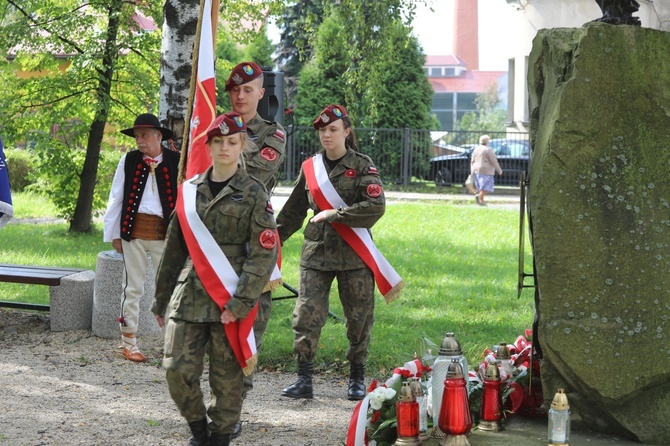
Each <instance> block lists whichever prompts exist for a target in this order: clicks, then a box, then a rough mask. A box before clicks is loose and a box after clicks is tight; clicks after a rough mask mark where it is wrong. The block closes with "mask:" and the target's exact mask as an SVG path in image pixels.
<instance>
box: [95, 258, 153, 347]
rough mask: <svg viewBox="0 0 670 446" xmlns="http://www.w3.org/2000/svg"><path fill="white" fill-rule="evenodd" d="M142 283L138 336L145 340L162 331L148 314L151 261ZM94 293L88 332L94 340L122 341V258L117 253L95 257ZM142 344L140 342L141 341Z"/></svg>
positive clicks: (151, 275) (151, 281) (149, 308)
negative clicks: (91, 332) (95, 337)
mask: <svg viewBox="0 0 670 446" xmlns="http://www.w3.org/2000/svg"><path fill="white" fill-rule="evenodd" d="M148 259H149V268H148V269H147V274H146V276H145V279H144V295H143V296H142V300H141V301H140V320H139V326H138V328H137V336H138V337H141V336H146V335H151V334H154V333H159V332H160V331H161V329H160V327H159V326H158V324H157V323H156V319H155V318H154V316H153V314H151V301H152V300H153V298H154V293H155V292H156V283H155V282H154V277H153V264H152V262H151V257H148ZM95 271H96V278H95V292H94V295H93V316H92V324H91V330H92V331H93V334H94V335H96V336H100V337H101V338H106V339H115V338H120V337H121V330H120V328H119V322H118V317H119V311H120V309H121V293H122V292H123V290H122V287H121V284H122V280H123V274H124V269H123V256H121V254H118V253H117V252H116V251H103V252H101V253H98V259H97V261H96V264H95ZM140 342H141V341H140Z"/></svg>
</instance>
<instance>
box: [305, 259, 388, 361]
mask: <svg viewBox="0 0 670 446" xmlns="http://www.w3.org/2000/svg"><path fill="white" fill-rule="evenodd" d="M336 277H337V289H338V292H339V295H340V301H341V302H342V308H343V310H344V317H345V320H346V325H347V339H349V348H347V359H348V360H349V362H352V363H358V364H364V363H365V362H366V360H367V357H368V346H369V345H370V336H371V333H372V325H373V323H374V309H375V301H374V286H375V283H374V277H373V275H372V271H371V270H370V269H369V268H367V267H366V268H361V269H353V270H347V271H319V270H315V269H310V268H304V267H300V295H299V297H298V300H297V301H296V303H295V309H294V310H293V333H294V335H295V339H294V340H293V351H294V352H295V353H296V355H297V357H298V361H312V360H314V358H315V356H316V351H317V348H318V345H319V337H320V336H321V329H322V328H323V326H324V325H325V323H326V321H327V319H328V295H329V293H330V287H331V285H332V283H333V280H334V279H335V278H336Z"/></svg>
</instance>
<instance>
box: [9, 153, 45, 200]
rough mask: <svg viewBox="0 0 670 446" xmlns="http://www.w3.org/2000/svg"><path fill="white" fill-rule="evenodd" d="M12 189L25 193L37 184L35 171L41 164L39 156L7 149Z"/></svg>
mask: <svg viewBox="0 0 670 446" xmlns="http://www.w3.org/2000/svg"><path fill="white" fill-rule="evenodd" d="M5 158H6V159H7V171H8V173H9V184H10V188H11V190H12V191H14V192H23V191H24V190H25V189H26V187H28V186H30V185H31V184H33V183H34V182H35V169H36V167H37V164H38V162H39V160H38V158H37V155H35V154H34V153H33V152H32V151H29V150H20V149H9V148H5Z"/></svg>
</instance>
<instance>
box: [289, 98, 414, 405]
mask: <svg viewBox="0 0 670 446" xmlns="http://www.w3.org/2000/svg"><path fill="white" fill-rule="evenodd" d="M314 128H315V129H316V130H317V131H318V133H319V139H320V141H321V145H322V147H323V150H321V151H320V152H319V153H317V154H316V155H315V156H314V157H312V158H310V159H308V160H307V161H305V162H304V163H303V165H302V168H301V170H300V174H299V176H298V180H297V181H296V184H295V187H294V188H293V191H292V192H291V195H290V197H289V198H288V200H287V202H286V204H285V205H284V206H283V207H282V210H281V212H280V213H279V215H278V216H277V229H278V231H279V236H280V240H281V241H282V243H285V242H286V240H287V239H288V238H289V237H291V235H292V234H294V233H295V232H296V231H298V230H299V229H301V228H302V225H303V222H304V220H305V217H306V216H307V211H308V210H309V209H312V210H313V211H314V216H313V217H312V218H310V220H309V222H308V223H307V226H306V227H305V230H304V232H303V234H304V243H303V247H302V254H301V256H300V292H299V296H298V299H297V301H296V304H295V309H294V311H293V332H294V336H295V337H294V341H293V350H294V352H295V354H296V356H297V360H298V379H297V381H295V382H294V383H293V384H291V385H290V386H288V387H287V388H285V389H284V390H283V391H282V395H283V396H286V397H290V398H313V388H312V375H313V370H314V358H315V356H316V352H317V347H318V345H319V337H320V335H321V329H322V327H323V326H324V324H325V323H326V320H327V318H328V296H329V293H330V287H331V285H332V282H333V280H334V279H335V278H337V286H338V292H339V296H340V301H341V302H342V307H343V310H344V315H345V320H346V327H347V338H348V339H349V348H348V349H347V352H346V356H347V359H348V360H349V363H350V374H349V386H348V392H347V397H348V399H350V400H361V399H363V398H364V397H365V383H364V378H365V365H366V361H367V356H368V345H369V344H370V336H371V332H372V325H373V321H374V285H375V279H377V280H378V285H379V279H378V274H377V272H375V273H374V275H373V269H371V268H372V267H374V268H375V269H380V268H378V266H379V265H376V264H374V265H372V266H370V265H369V264H368V263H366V261H365V260H364V259H363V258H362V257H361V255H362V254H363V251H365V249H366V248H370V249H375V248H374V244H373V243H372V239H371V236H370V228H372V226H373V225H374V224H375V223H376V222H377V221H378V220H379V219H380V218H381V217H382V216H383V215H384V211H385V209H386V205H385V199H384V189H383V185H382V181H381V179H380V178H379V173H378V172H377V169H376V168H375V166H374V164H373V163H372V160H371V159H370V158H369V157H368V156H366V155H363V154H361V153H359V152H358V149H357V146H356V135H355V133H354V130H353V128H352V125H351V121H350V119H349V116H348V114H347V110H346V109H345V108H344V107H342V106H340V105H329V106H328V107H326V108H325V109H323V111H322V112H321V113H320V114H319V117H318V118H317V119H316V120H315V121H314ZM356 231H358V232H356ZM359 233H362V238H356V237H359V235H358V234H359ZM352 234H353V239H352V238H351V237H352ZM377 254H379V253H378V251H377ZM364 257H365V258H367V259H368V260H369V258H370V257H373V256H364ZM376 260H377V261H378V262H380V261H381V260H384V261H385V259H383V256H381V254H379V256H378V257H376ZM373 263H374V262H373ZM385 268H386V267H382V269H383V272H382V273H381V274H382V276H383V275H384V274H385V275H386V276H387V277H385V278H391V277H392V278H391V279H390V280H389V283H390V284H391V287H390V288H389V289H387V290H384V291H383V292H382V293H383V294H384V297H385V298H386V299H387V301H390V300H392V299H394V298H395V297H397V295H398V294H399V291H400V289H401V288H402V281H401V280H400V277H399V276H397V274H396V273H395V271H393V270H392V268H390V265H388V269H385ZM381 290H382V289H381V287H380V291H381Z"/></svg>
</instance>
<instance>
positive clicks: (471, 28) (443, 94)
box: [424, 0, 507, 131]
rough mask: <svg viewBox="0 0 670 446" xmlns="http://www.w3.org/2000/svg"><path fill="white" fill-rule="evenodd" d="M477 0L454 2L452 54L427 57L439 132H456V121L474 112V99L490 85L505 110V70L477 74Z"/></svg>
mask: <svg viewBox="0 0 670 446" xmlns="http://www.w3.org/2000/svg"><path fill="white" fill-rule="evenodd" d="M478 7H479V5H478V0H454V26H453V32H454V35H453V52H454V54H453V55H448V56H433V55H428V56H426V64H425V65H424V70H425V72H426V75H427V76H428V80H429V81H430V84H431V86H432V87H433V91H434V92H435V93H434V95H433V106H432V108H431V110H432V111H433V113H435V116H437V119H438V120H439V121H440V124H441V127H442V128H441V130H447V131H450V130H455V129H457V126H458V122H459V120H460V119H461V118H462V117H463V115H465V114H466V113H469V112H474V111H476V103H475V99H476V98H477V95H478V94H479V93H482V92H484V91H486V90H487V89H488V88H490V87H491V86H495V87H496V89H497V90H498V97H499V98H501V99H503V104H502V106H503V107H506V98H507V91H506V88H507V78H506V75H507V73H505V72H504V71H479V15H478Z"/></svg>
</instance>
